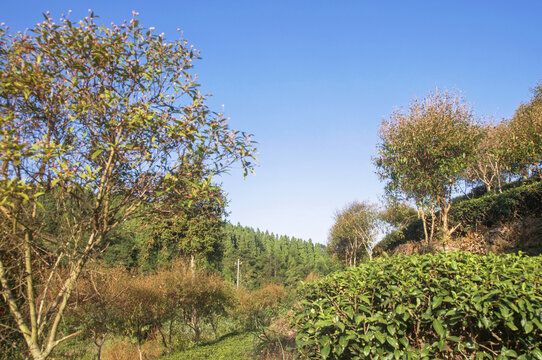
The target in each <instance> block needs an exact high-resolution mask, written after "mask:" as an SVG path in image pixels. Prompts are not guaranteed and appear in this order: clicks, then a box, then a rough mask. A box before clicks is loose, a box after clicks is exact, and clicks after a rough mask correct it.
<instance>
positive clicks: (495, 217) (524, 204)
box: [376, 178, 542, 251]
mask: <svg viewBox="0 0 542 360" xmlns="http://www.w3.org/2000/svg"><path fill="white" fill-rule="evenodd" d="M512 185H513V186H512ZM540 214H542V181H540V178H532V179H527V180H524V181H517V182H514V183H510V184H506V185H504V186H503V192H502V193H485V194H484V195H482V196H478V197H476V196H475V197H474V198H472V199H466V197H459V198H455V199H454V201H453V204H452V208H451V209H450V224H452V225H453V226H455V225H457V224H461V230H462V232H463V233H466V232H467V231H468V230H472V229H477V228H478V226H484V227H491V226H494V225H496V224H499V223H501V222H506V221H511V220H514V219H516V218H517V217H526V216H530V215H534V216H537V215H538V216H539V215H540ZM423 238H424V235H423V224H422V221H421V220H419V219H417V220H414V221H412V222H411V223H410V224H408V225H407V227H406V228H405V229H404V230H396V231H394V232H392V233H390V234H388V235H387V236H386V237H384V239H382V241H381V242H380V243H378V245H377V246H376V250H383V251H389V250H390V249H393V248H395V247H397V246H398V245H401V244H404V243H406V242H408V241H419V240H422V239H423Z"/></svg>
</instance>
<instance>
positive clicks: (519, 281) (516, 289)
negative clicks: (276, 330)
mask: <svg viewBox="0 0 542 360" xmlns="http://www.w3.org/2000/svg"><path fill="white" fill-rule="evenodd" d="M541 273H542V256H538V257H525V256H522V255H513V254H508V255H488V256H480V255H474V254H469V253H464V252H457V253H448V254H443V253H439V254H426V255H411V256H398V257H384V258H379V259H376V260H374V261H372V262H369V263H365V264H362V265H361V266H359V267H357V268H351V269H348V270H346V271H343V272H340V273H336V274H332V275H330V276H328V277H325V278H323V279H320V280H318V281H315V282H312V283H309V284H307V285H306V286H305V287H304V288H303V289H302V293H303V294H304V300H302V302H301V304H300V306H299V307H298V309H297V310H296V314H295V315H294V317H293V318H292V321H293V324H294V326H295V327H296V328H297V330H298V331H299V334H298V336H297V338H296V342H297V347H298V351H299V352H300V355H301V356H300V357H301V358H308V359H322V358H327V359H369V358H370V359H437V358H441V359H458V358H465V359H467V358H469V359H471V358H474V359H495V358H498V359H507V358H518V359H542V351H540V348H541V347H542V320H541V319H542V289H541V284H540V282H541V280H542V277H541Z"/></svg>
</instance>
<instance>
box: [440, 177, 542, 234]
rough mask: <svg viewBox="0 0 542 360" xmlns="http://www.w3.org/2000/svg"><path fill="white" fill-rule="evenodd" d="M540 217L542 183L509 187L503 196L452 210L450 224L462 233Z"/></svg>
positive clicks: (489, 196)
mask: <svg viewBox="0 0 542 360" xmlns="http://www.w3.org/2000/svg"><path fill="white" fill-rule="evenodd" d="M537 214H542V182H540V181H538V182H533V183H528V184H525V185H523V186H518V187H513V188H511V189H508V190H505V191H503V193H500V194H499V193H489V194H486V195H484V196H482V197H480V198H477V199H472V200H467V201H462V202H460V203H457V204H456V205H455V206H452V209H451V210H450V222H451V223H452V224H459V223H461V225H462V226H463V228H464V229H466V230H468V229H469V228H473V227H476V225H483V226H486V227H491V226H493V225H495V224H498V223H500V222H505V221H510V220H513V219H514V218H516V217H525V216H529V215H537Z"/></svg>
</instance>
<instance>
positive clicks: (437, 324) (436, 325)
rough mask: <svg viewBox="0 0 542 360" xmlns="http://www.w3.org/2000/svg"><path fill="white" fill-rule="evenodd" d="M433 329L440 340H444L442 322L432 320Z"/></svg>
mask: <svg viewBox="0 0 542 360" xmlns="http://www.w3.org/2000/svg"><path fill="white" fill-rule="evenodd" d="M433 328H434V329H435V331H436V332H437V334H438V335H439V336H440V338H441V339H442V338H444V335H445V332H444V328H443V327H442V322H441V321H440V320H439V319H434V320H433Z"/></svg>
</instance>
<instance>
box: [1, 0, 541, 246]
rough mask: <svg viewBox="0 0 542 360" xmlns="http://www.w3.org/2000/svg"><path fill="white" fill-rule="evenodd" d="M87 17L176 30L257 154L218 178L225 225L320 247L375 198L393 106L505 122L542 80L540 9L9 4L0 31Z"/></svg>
mask: <svg viewBox="0 0 542 360" xmlns="http://www.w3.org/2000/svg"><path fill="white" fill-rule="evenodd" d="M89 8H90V9H92V10H94V12H95V13H96V14H97V15H99V16H100V18H101V21H103V22H104V23H106V24H109V23H110V22H111V21H113V22H117V23H118V22H121V21H122V20H123V19H129V18H131V14H132V10H135V11H138V12H139V13H140V20H141V22H142V24H143V25H144V26H146V27H150V26H154V27H156V32H157V33H161V32H164V33H165V35H166V38H170V39H173V38H176V37H177V32H176V29H177V28H180V29H182V31H183V34H184V38H185V39H187V40H188V41H189V43H191V44H193V45H194V46H195V47H196V48H197V49H199V50H200V51H201V56H202V60H200V61H199V62H198V63H196V66H195V72H197V73H198V75H199V79H200V80H201V83H202V85H203V92H204V93H211V94H213V97H212V98H211V100H210V105H211V107H212V108H213V109H216V110H221V106H222V105H224V111H225V114H226V116H227V117H230V118H231V126H232V127H234V128H236V129H240V130H244V131H247V132H250V133H253V134H254V136H255V139H256V140H257V141H258V143H259V146H258V152H259V154H258V158H259V167H258V168H257V169H256V175H255V176H249V177H248V178H247V179H244V180H243V177H242V173H241V171H240V170H239V169H233V171H232V175H231V176H226V177H223V178H222V179H221V181H222V182H223V186H224V188H225V190H226V191H227V192H228V194H229V199H230V205H229V211H230V212H231V215H230V220H231V221H232V222H233V223H237V222H240V223H241V224H243V225H247V226H252V227H255V228H260V229H261V230H269V231H270V232H274V233H278V234H286V235H290V236H296V237H300V238H304V239H309V238H312V239H313V241H317V242H320V243H325V242H326V240H327V233H328V230H329V228H330V227H331V225H332V223H333V214H334V212H335V210H337V209H338V208H341V207H343V206H344V205H345V204H346V203H348V202H350V201H353V200H371V201H375V202H376V201H378V199H379V196H381V195H382V191H383V186H382V184H381V183H380V182H379V181H378V179H377V177H376V175H375V169H374V167H373V165H372V164H371V161H370V159H371V156H372V155H374V153H375V147H376V144H377V141H378V134H377V132H378V127H379V125H380V122H381V120H382V119H383V118H385V117H387V116H388V115H389V114H390V113H391V112H392V111H393V110H394V108H397V107H406V106H408V103H409V101H410V99H411V98H413V97H415V96H416V97H424V96H425V95H426V94H427V93H428V92H430V91H433V90H434V89H435V88H436V87H439V88H443V89H449V90H453V89H455V90H459V91H461V92H462V93H463V95H464V96H465V98H466V99H467V100H468V101H469V102H470V103H471V104H472V106H473V107H474V109H475V111H476V113H477V114H479V115H484V116H493V117H495V118H497V119H500V118H503V117H509V116H511V115H512V114H513V112H514V110H515V109H516V107H517V105H518V104H519V103H520V102H521V101H527V100H528V99H529V97H530V92H529V89H530V88H531V87H533V86H534V85H535V84H536V83H537V82H538V81H539V80H542V66H541V65H542V61H541V60H542V24H541V22H540V14H542V2H541V1H521V0H519V1H513V2H512V1H379V2H368V1H318V0H316V1H315V0H313V1H292V0H290V1H254V0H247V1H234V0H232V1H205V0H201V1H190V2H188V1H179V0H177V1H148V0H147V1H117V2H112V1H4V2H2V3H0V22H5V23H6V24H7V25H8V26H10V28H11V29H12V30H24V29H25V28H27V27H31V26H33V25H34V24H36V23H37V22H39V21H41V19H42V16H41V13H42V12H45V11H47V10H50V11H51V13H52V16H53V18H58V17H59V16H60V15H61V14H62V13H65V12H67V11H68V10H69V9H71V10H73V13H72V15H71V18H72V19H79V18H82V17H84V16H86V15H87V9H89Z"/></svg>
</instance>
